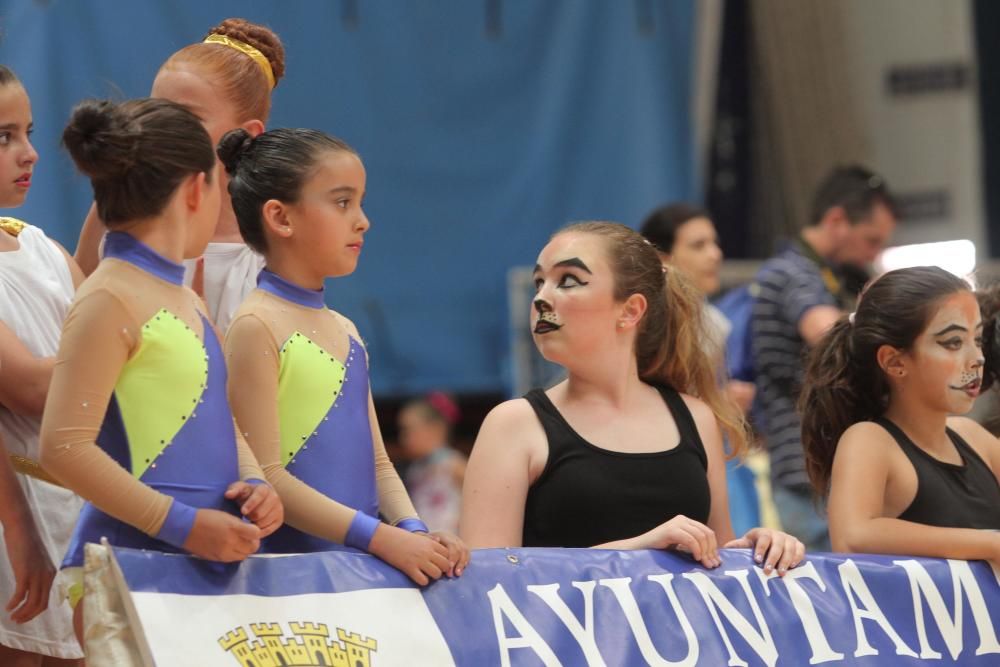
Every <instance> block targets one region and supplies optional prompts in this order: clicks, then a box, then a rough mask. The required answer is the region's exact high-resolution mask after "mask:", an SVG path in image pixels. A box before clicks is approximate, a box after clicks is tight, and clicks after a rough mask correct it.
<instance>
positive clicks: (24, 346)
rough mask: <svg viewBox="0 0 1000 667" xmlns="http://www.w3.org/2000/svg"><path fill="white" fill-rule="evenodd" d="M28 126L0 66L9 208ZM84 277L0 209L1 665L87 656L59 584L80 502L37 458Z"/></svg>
mask: <svg viewBox="0 0 1000 667" xmlns="http://www.w3.org/2000/svg"><path fill="white" fill-rule="evenodd" d="M31 132H32V117H31V102H30V100H29V99H28V94H27V92H26V91H25V89H24V87H23V86H22V85H21V82H20V81H18V79H17V77H16V76H15V75H14V73H13V72H12V71H11V70H9V69H8V68H6V67H4V66H3V65H0V207H2V208H14V207H17V206H20V205H21V204H23V203H24V199H25V197H27V195H28V190H29V188H30V187H31V177H32V173H33V171H34V168H35V163H36V162H37V161H38V153H36V152H35V148H34V147H33V146H32V144H31ZM82 280H83V275H82V274H81V273H80V270H79V269H78V268H77V266H76V263H75V262H74V261H73V260H72V258H70V257H69V256H68V255H67V254H66V251H65V250H63V249H62V247H61V246H60V245H59V244H57V243H56V242H55V241H53V240H51V239H50V238H48V237H47V236H46V235H45V232H43V231H42V230H41V229H40V228H39V227H35V226H34V225H29V224H27V223H25V222H22V221H20V220H17V219H15V218H10V217H0V524H2V525H3V532H2V535H0V604H2V605H3V606H4V609H3V611H2V612H0V665H5V666H7V665H10V666H11V667H28V666H31V667H36V666H37V665H45V666H47V667H55V666H56V665H64V666H65V665H76V664H77V659H78V658H81V657H83V655H82V653H81V651H80V646H79V644H78V643H77V641H76V639H75V638H74V637H73V625H72V615H71V612H70V609H69V606H68V605H67V604H66V602H65V600H64V599H63V596H61V595H60V594H59V591H58V587H57V586H53V585H52V582H53V578H54V576H55V567H54V563H57V562H58V561H59V559H60V558H62V554H63V553H64V552H65V550H66V545H67V543H68V542H69V539H70V534H71V533H72V531H73V522H74V521H75V520H76V515H77V513H78V512H79V511H80V504H81V501H80V498H79V497H78V496H77V495H76V494H74V493H73V492H72V491H69V490H68V489H64V488H62V487H61V486H59V485H58V484H55V483H54V481H53V480H52V479H51V478H49V477H47V476H46V475H45V473H44V471H43V470H42V468H41V467H40V466H39V464H38V458H39V454H38V431H39V429H40V428H41V414H42V407H43V406H44V405H45V395H46V392H47V390H48V386H49V379H50V378H51V377H52V364H53V356H54V355H55V353H56V349H57V348H58V345H59V332H60V330H61V329H62V322H63V318H64V317H65V316H66V311H67V310H68V309H69V304H70V302H71V301H72V300H73V293H74V292H75V290H76V286H77V285H78V284H79V283H80V282H82ZM12 464H13V465H12ZM15 471H16V472H17V473H18V474H17V475H16V476H15V474H14V473H15Z"/></svg>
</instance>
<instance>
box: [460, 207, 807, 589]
mask: <svg viewBox="0 0 1000 667" xmlns="http://www.w3.org/2000/svg"><path fill="white" fill-rule="evenodd" d="M535 286H536V289H537V295H536V298H535V301H534V304H533V310H534V315H535V319H536V322H535V325H534V328H533V332H534V338H535V344H536V345H537V346H538V349H539V351H540V352H541V353H542V356H544V357H545V358H546V359H548V360H549V361H552V362H555V363H558V364H560V365H562V366H564V367H565V368H566V370H567V371H568V379H567V380H565V381H563V382H561V383H560V384H558V385H556V386H555V387H552V388H551V389H548V390H547V391H541V390H533V391H531V392H529V393H528V394H527V395H526V396H525V397H524V398H523V399H516V400H513V401H507V402H506V403H503V404H501V405H499V406H497V407H496V408H495V409H494V410H493V411H492V412H490V414H489V415H488V416H487V418H486V420H485V422H484V423H483V426H482V428H481V430H480V432H479V437H478V438H477V440H476V445H475V447H474V448H473V451H472V457H471V458H470V460H469V466H468V469H467V472H466V478H465V489H464V499H463V512H462V521H461V526H462V528H461V533H462V536H463V537H464V538H465V539H466V541H468V542H469V543H470V545H471V546H473V547H502V546H562V547H593V546H600V547H604V548H611V549H665V548H670V547H680V548H682V549H686V550H688V551H690V552H691V553H692V554H693V556H694V558H695V559H696V560H698V561H699V562H701V563H702V564H703V565H705V566H706V567H716V566H717V565H718V564H719V563H720V562H721V561H720V560H719V557H718V548H719V547H720V546H723V547H753V548H754V550H755V558H756V559H757V562H759V563H761V564H762V565H763V566H764V567H765V569H766V570H767V571H771V570H772V569H777V571H778V572H779V574H783V573H784V572H785V571H787V569H788V568H789V567H794V566H795V565H796V564H798V563H799V562H800V561H801V560H802V557H803V547H802V543H801V542H799V541H798V540H796V539H795V538H793V537H791V536H789V535H786V534H784V533H781V532H778V531H772V530H766V529H761V528H754V529H752V530H750V531H749V532H747V534H746V535H744V536H743V537H742V538H741V539H734V535H733V530H732V526H731V523H730V518H729V507H728V502H727V499H726V477H725V457H724V454H723V448H722V431H725V432H726V434H727V435H728V437H729V442H730V444H731V448H732V452H733V455H734V456H739V455H742V453H743V452H744V451H745V449H746V441H747V437H746V426H745V423H744V421H743V419H742V416H741V415H740V411H739V409H738V408H737V407H736V405H735V404H733V403H732V402H731V401H730V400H728V399H727V398H726V397H725V396H724V395H723V394H722V392H721V391H720V390H719V388H718V385H717V375H716V367H715V364H714V360H713V359H712V358H711V357H710V356H709V355H708V353H707V352H706V351H705V349H704V346H703V345H702V341H703V340H704V339H705V337H706V335H707V334H706V331H705V323H704V322H703V320H702V313H703V307H702V297H701V295H699V294H698V293H697V291H696V290H695V289H694V288H693V287H692V286H691V285H690V284H689V283H688V282H687V281H686V280H685V279H684V278H683V277H682V275H681V274H680V273H679V272H677V271H676V270H674V269H671V268H669V267H663V266H662V264H661V262H660V258H659V256H658V255H657V253H656V250H655V248H654V247H653V246H652V245H651V244H650V243H649V242H648V241H646V240H645V239H643V237H642V236H640V235H639V234H638V233H636V232H635V231H633V230H631V229H629V228H628V227H625V226H624V225H619V224H615V223H607V222H586V223H578V224H575V225H571V226H569V227H567V228H565V229H563V230H561V231H560V232H558V233H557V234H556V235H555V236H553V237H552V240H551V241H550V242H549V244H548V245H546V246H545V248H543V249H542V252H541V254H540V255H539V257H538V263H537V265H536V266H535ZM720 427H721V429H720Z"/></svg>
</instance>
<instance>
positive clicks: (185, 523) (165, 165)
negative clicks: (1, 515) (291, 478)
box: [41, 99, 282, 636]
mask: <svg viewBox="0 0 1000 667" xmlns="http://www.w3.org/2000/svg"><path fill="white" fill-rule="evenodd" d="M63 143H64V144H65V145H66V148H67V149H68V150H69V153H70V155H71V156H72V158H73V161H74V162H75V163H76V165H77V167H78V168H79V169H80V170H81V171H82V172H83V173H84V174H86V175H87V176H88V177H89V178H90V181H91V184H92V186H93V189H94V201H95V202H96V203H97V211H98V214H99V215H100V217H101V219H102V220H103V221H104V222H105V224H106V225H107V226H108V228H109V230H110V231H109V232H108V236H107V239H106V242H105V258H104V261H102V262H101V265H100V266H99V267H98V269H97V270H96V271H95V272H94V273H93V274H92V275H91V276H90V277H89V278H88V279H87V281H86V282H85V283H84V284H83V285H82V286H81V288H80V291H79V293H78V295H77V298H76V300H75V301H74V302H73V305H72V307H71V308H70V311H69V314H68V315H67V317H66V323H65V325H64V327H63V334H62V340H61V342H60V346H59V354H58V356H57V358H56V365H55V370H54V372H53V375H52V385H51V387H50V389H49V396H48V400H47V402H46V407H45V415H44V418H43V420H42V433H41V450H42V451H41V454H42V465H43V466H44V467H45V469H46V470H47V471H48V472H50V473H51V474H52V475H53V476H54V477H55V478H56V479H58V480H59V481H60V482H61V483H63V484H64V485H65V486H66V487H67V488H70V489H73V490H74V491H76V492H77V493H79V494H80V495H81V496H82V497H83V498H85V499H86V500H87V501H88V502H87V503H86V505H85V506H84V508H83V511H82V512H81V514H80V520H79V522H78V523H77V526H76V531H75V533H74V536H73V541H72V542H71V544H70V548H69V551H68V552H67V554H66V557H65V559H64V561H63V567H65V568H72V569H73V570H72V577H73V578H77V579H78V578H79V576H80V573H79V567H80V566H81V565H82V563H83V548H84V545H85V544H86V543H88V542H98V541H99V540H100V538H101V537H107V538H108V539H109V541H110V542H111V543H112V544H113V545H115V546H124V547H132V548H144V549H153V550H157V551H166V552H181V553H183V552H186V553H191V554H194V555H196V556H200V557H202V558H206V559H209V560H214V561H226V562H228V561H238V560H242V559H244V558H246V557H247V556H249V555H250V554H252V553H254V552H255V551H257V548H258V547H259V545H260V539H261V537H263V536H265V535H268V534H269V533H271V532H273V531H274V530H275V529H277V527H278V526H279V525H280V524H281V521H282V510H281V503H280V501H279V500H278V498H277V495H276V494H275V493H274V491H273V490H271V488H270V487H269V486H268V485H267V484H266V483H265V482H264V475H263V473H262V472H261V470H260V468H259V467H258V465H257V462H256V461H255V460H254V457H253V454H252V453H251V452H250V450H249V448H247V446H246V443H245V442H244V440H243V439H242V438H241V437H240V436H239V434H238V433H237V432H236V431H235V429H234V424H233V416H232V413H231V412H230V410H229V405H228V403H227V401H226V389H225V387H226V366H225V362H224V359H223V355H222V350H221V346H220V344H219V341H218V338H217V337H216V334H215V331H214V330H213V328H212V325H211V323H210V322H209V320H208V317H207V313H206V312H205V311H204V305H203V304H202V302H201V300H200V299H198V297H197V296H196V295H195V294H194V293H193V292H192V291H191V290H190V289H188V288H186V287H184V286H183V284H182V280H183V275H184V267H183V265H182V264H181V262H182V260H183V259H184V258H185V257H196V256H198V255H199V254H201V252H202V251H203V250H204V249H205V244H206V243H208V240H209V238H211V236H212V231H213V229H214V227H215V221H216V220H217V219H218V215H219V201H220V190H219V188H218V182H217V179H218V177H219V176H218V169H217V168H216V164H215V154H214V151H213V147H212V144H211V141H210V140H209V136H208V133H207V132H206V131H205V128H204V126H203V125H202V123H201V121H200V120H199V119H198V117H197V116H195V115H194V114H192V113H191V112H190V111H188V110H187V109H185V108H184V107H182V106H181V105H179V104H175V103H174V102H168V101H167V100H159V99H140V100H132V101H129V102H124V103H121V104H114V103H111V102H98V101H86V102H82V103H81V104H79V105H78V106H77V107H76V109H74V111H73V114H72V116H71V118H70V121H69V124H68V125H67V126H66V129H65V130H64V132H63ZM241 515H242V516H245V517H247V518H248V519H250V520H251V522H252V523H247V522H245V521H242V520H241V519H240V517H241ZM82 593H83V591H82V588H81V587H80V583H79V580H78V581H77V583H75V584H74V586H73V587H72V588H71V589H70V597H71V602H72V603H74V605H75V603H76V601H78V600H79V598H80V596H81V595H82ZM78 609H79V608H78ZM78 632H80V630H79V627H78ZM81 636H82V635H81Z"/></svg>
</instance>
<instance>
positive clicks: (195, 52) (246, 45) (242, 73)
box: [76, 18, 285, 331]
mask: <svg viewBox="0 0 1000 667" xmlns="http://www.w3.org/2000/svg"><path fill="white" fill-rule="evenodd" d="M284 74H285V50H284V47H283V46H282V44H281V40H280V39H279V38H278V36H277V35H276V34H275V33H274V32H273V31H271V30H270V29H269V28H267V27H265V26H262V25H259V24H256V23H251V22H250V21H247V20H245V19H240V18H228V19H226V20H224V21H222V22H221V23H220V24H219V25H217V26H215V27H214V28H212V29H211V30H210V31H209V33H208V35H207V36H206V38H205V39H204V40H203V41H201V42H197V43H195V44H190V45H188V46H185V47H184V48H182V49H180V50H179V51H177V52H176V53H174V54H173V55H171V56H170V57H169V58H168V59H167V61H166V62H164V63H163V65H162V66H161V67H160V71H159V72H158V73H157V75H156V79H155V80H154V81H153V88H152V91H151V92H150V95H151V96H152V97H156V98H163V99H168V100H171V101H173V102H177V103H178V104H183V105H184V106H186V107H188V109H190V110H191V111H192V112H193V113H194V114H195V115H196V116H198V118H200V119H201V121H202V122H203V123H204V125H205V129H206V130H208V136H209V138H211V140H212V145H213V146H215V145H217V144H218V143H219V139H221V138H222V135H223V134H225V133H226V132H228V131H229V130H232V129H234V128H243V129H245V130H246V131H247V132H248V133H250V134H251V135H252V136H256V135H258V134H260V133H261V132H263V131H264V126H265V125H266V123H267V119H268V116H269V115H270V112H271V93H272V91H273V90H274V88H275V86H277V85H278V82H279V81H281V78H282V77H283V76H284ZM224 178H225V177H224V176H223V180H224ZM222 185H223V186H224V185H225V184H224V183H223V184H222ZM104 231H105V228H104V225H102V224H101V220H100V217H99V216H98V214H97V210H96V208H95V207H91V210H90V213H89V214H88V215H87V220H86V222H84V226H83V230H82V231H81V233H80V242H79V244H78V246H77V250H76V259H77V261H79V263H80V266H81V267H82V268H83V269H84V271H85V272H86V273H87V274H90V273H91V272H92V271H93V270H94V269H95V268H96V267H97V262H98V259H99V244H100V241H101V238H102V237H103V234H104ZM263 266H264V260H263V258H262V257H261V256H260V255H259V254H258V253H256V252H254V251H253V249H252V248H248V247H247V246H246V244H244V243H243V242H242V239H241V238H240V233H239V230H238V229H237V227H236V217H235V215H234V214H233V210H232V206H231V205H230V203H229V199H228V197H223V201H222V206H221V207H220V209H219V219H218V221H217V223H216V228H215V232H214V233H213V235H212V240H211V241H210V242H209V244H208V245H207V246H206V248H205V252H204V253H203V256H202V257H201V258H197V259H190V260H186V261H185V268H186V272H185V283H186V284H188V285H191V286H193V287H194V289H195V291H197V292H198V294H199V295H200V296H202V297H203V298H204V300H205V304H206V305H207V306H208V311H209V314H210V316H211V319H212V321H213V322H214V323H215V324H216V325H217V326H218V327H219V328H220V329H221V330H222V331H225V330H226V328H227V327H228V326H229V322H230V320H231V319H232V315H233V313H234V312H235V311H236V308H237V307H239V305H240V303H242V302H243V299H245V298H246V296H247V294H249V293H250V291H251V290H252V289H253V288H254V286H255V285H256V279H257V273H258V272H259V271H260V269H261V268H262V267H263Z"/></svg>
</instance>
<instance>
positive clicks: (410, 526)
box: [396, 519, 431, 533]
mask: <svg viewBox="0 0 1000 667" xmlns="http://www.w3.org/2000/svg"><path fill="white" fill-rule="evenodd" d="M396 528H402V529H403V530H407V531H409V532H411V533H418V532H423V533H429V532H431V531H430V529H429V528H428V527H427V524H426V523H424V522H423V521H421V520H420V519H403V520H402V521H400V522H399V523H397V524H396Z"/></svg>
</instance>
